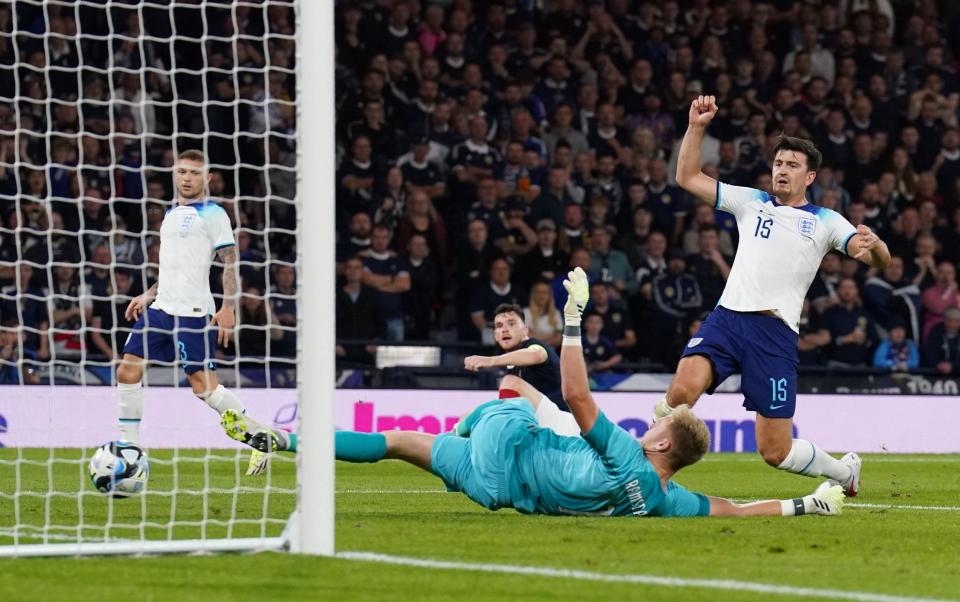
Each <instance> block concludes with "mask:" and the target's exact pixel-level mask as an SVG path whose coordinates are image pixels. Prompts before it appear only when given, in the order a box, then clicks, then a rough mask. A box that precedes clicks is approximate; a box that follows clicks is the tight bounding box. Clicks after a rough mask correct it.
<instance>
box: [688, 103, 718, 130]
mask: <svg viewBox="0 0 960 602" xmlns="http://www.w3.org/2000/svg"><path fill="white" fill-rule="evenodd" d="M719 110H720V107H718V106H717V98H716V96H698V97H696V98H694V99H693V102H692V103H690V125H697V126H701V127H706V125H707V124H709V123H710V122H711V121H713V117H714V116H715V115H716V114H717V111H719Z"/></svg>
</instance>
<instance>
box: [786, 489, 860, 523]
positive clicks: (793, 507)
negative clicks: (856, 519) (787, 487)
mask: <svg viewBox="0 0 960 602" xmlns="http://www.w3.org/2000/svg"><path fill="white" fill-rule="evenodd" d="M845 501H846V500H845V496H844V494H843V487H841V486H839V485H834V484H833V483H831V482H830V481H824V482H823V483H821V484H820V486H819V487H817V490H816V491H814V492H813V493H812V494H810V495H805V496H803V497H802V498H797V499H795V500H783V501H782V502H780V504H781V509H782V512H783V515H784V516H800V515H803V514H823V515H825V516H835V515H837V514H841V513H843V504H844V502H845Z"/></svg>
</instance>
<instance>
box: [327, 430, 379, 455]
mask: <svg viewBox="0 0 960 602" xmlns="http://www.w3.org/2000/svg"><path fill="white" fill-rule="evenodd" d="M334 441H335V448H336V457H337V460H345V461H347V462H379V461H380V460H383V458H384V457H385V456H386V455H387V438H386V437H384V436H383V434H382V433H357V432H354V431H337V432H336V434H335V439H334Z"/></svg>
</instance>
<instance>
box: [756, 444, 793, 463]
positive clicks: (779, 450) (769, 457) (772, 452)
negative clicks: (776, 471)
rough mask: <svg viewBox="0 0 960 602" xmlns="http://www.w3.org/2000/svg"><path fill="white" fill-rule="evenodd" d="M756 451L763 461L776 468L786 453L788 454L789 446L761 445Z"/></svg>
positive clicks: (785, 457)
mask: <svg viewBox="0 0 960 602" xmlns="http://www.w3.org/2000/svg"><path fill="white" fill-rule="evenodd" d="M757 451H758V452H759V453H760V457H761V458H763V461H764V462H766V463H767V464H769V465H770V466H773V467H774V468H776V467H777V466H780V465H781V464H783V461H784V460H786V459H787V455H789V454H790V447H789V446H787V447H783V446H782V445H761V446H760V447H759V449H758V450H757Z"/></svg>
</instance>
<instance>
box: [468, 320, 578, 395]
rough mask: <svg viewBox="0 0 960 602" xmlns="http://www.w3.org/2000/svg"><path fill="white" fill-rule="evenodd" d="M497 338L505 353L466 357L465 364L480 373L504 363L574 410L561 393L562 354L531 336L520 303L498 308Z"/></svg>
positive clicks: (508, 369) (512, 370)
mask: <svg viewBox="0 0 960 602" xmlns="http://www.w3.org/2000/svg"><path fill="white" fill-rule="evenodd" d="M493 338H494V340H495V341H496V342H497V346H498V347H500V349H502V350H503V352H504V353H502V354H500V355H491V356H487V355H471V356H469V357H466V358H464V360H463V367H464V368H466V369H467V370H470V371H471V372H477V371H478V370H481V369H482V368H497V367H500V366H504V367H506V368H507V373H508V374H513V375H516V376H519V377H520V378H522V379H523V380H525V381H527V382H528V383H530V384H531V385H533V386H534V387H535V388H536V389H537V390H538V391H542V392H543V394H544V395H546V396H547V397H548V398H549V399H550V401H552V402H553V403H555V404H556V405H557V407H558V408H560V409H561V410H563V411H564V412H569V411H570V410H569V408H568V407H567V404H566V402H565V401H563V395H561V393H560V357H559V356H558V355H557V352H556V351H554V350H553V348H552V347H550V346H549V345H547V344H546V343H544V342H543V341H540V340H537V339H534V338H531V337H530V332H529V330H528V329H527V325H526V324H524V322H523V309H522V308H521V307H520V306H519V305H513V304H509V303H504V304H502V305H500V306H498V307H497V309H496V310H495V312H494V316H493Z"/></svg>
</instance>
